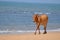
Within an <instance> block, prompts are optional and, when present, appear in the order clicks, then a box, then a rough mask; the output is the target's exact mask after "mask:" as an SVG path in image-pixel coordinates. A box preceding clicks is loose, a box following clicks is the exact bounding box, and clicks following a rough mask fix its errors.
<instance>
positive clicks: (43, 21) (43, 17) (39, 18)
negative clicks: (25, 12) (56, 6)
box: [33, 14, 48, 34]
mask: <svg viewBox="0 0 60 40" xmlns="http://www.w3.org/2000/svg"><path fill="white" fill-rule="evenodd" d="M33 22H34V23H35V24H36V30H35V33H34V34H36V32H37V30H38V31H39V34H40V25H43V26H44V33H43V34H46V33H47V31H46V27H47V23H48V16H47V14H34V15H33Z"/></svg>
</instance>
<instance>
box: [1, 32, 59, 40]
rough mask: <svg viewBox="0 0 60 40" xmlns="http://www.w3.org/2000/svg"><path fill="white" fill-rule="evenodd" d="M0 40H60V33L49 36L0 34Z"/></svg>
mask: <svg viewBox="0 0 60 40" xmlns="http://www.w3.org/2000/svg"><path fill="white" fill-rule="evenodd" d="M0 40H60V32H48V33H47V34H42V33H41V34H36V35H34V33H25V34H0Z"/></svg>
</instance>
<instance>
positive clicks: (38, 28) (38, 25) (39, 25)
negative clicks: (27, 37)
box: [38, 24, 40, 34]
mask: <svg viewBox="0 0 60 40" xmlns="http://www.w3.org/2000/svg"><path fill="white" fill-rule="evenodd" d="M39 26H40V24H39V25H38V31H39V34H40V27H39Z"/></svg>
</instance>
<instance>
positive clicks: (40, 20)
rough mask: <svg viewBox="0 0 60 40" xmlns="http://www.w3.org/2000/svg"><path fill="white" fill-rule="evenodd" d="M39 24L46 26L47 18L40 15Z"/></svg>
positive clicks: (44, 15)
mask: <svg viewBox="0 0 60 40" xmlns="http://www.w3.org/2000/svg"><path fill="white" fill-rule="evenodd" d="M39 22H40V23H41V24H44V23H45V24H47V22H48V16H47V15H46V14H41V15H40V16H39Z"/></svg>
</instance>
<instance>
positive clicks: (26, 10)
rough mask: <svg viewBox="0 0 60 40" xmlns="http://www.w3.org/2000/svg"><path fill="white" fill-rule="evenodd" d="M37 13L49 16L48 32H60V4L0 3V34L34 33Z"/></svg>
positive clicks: (41, 27)
mask: <svg viewBox="0 0 60 40" xmlns="http://www.w3.org/2000/svg"><path fill="white" fill-rule="evenodd" d="M35 13H38V14H47V15H48V24H47V31H60V4H42V3H22V2H2V1H0V34H3V33H24V32H34V31H35V29H36V25H35V23H34V22H33V19H32V16H33V14H35ZM43 28H44V27H43V26H42V25H41V26H40V29H41V30H44V29H43Z"/></svg>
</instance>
